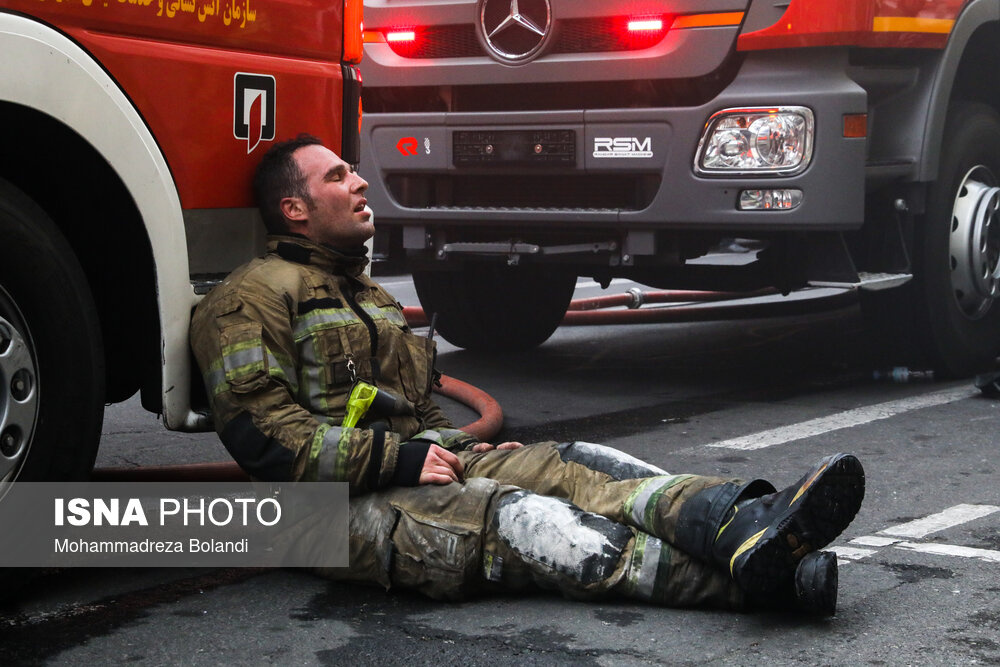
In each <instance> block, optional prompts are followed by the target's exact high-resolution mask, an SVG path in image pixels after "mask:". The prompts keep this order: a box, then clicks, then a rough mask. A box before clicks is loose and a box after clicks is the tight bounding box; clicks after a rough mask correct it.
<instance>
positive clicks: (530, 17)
mask: <svg viewBox="0 0 1000 667" xmlns="http://www.w3.org/2000/svg"><path fill="white" fill-rule="evenodd" d="M551 25H552V8H551V7H550V6H549V0H482V3H481V6H480V11H479V27H480V30H481V31H482V37H483V39H484V40H485V42H486V47H487V48H488V49H489V50H490V52H491V53H492V54H493V55H494V56H495V57H496V58H497V59H499V60H500V61H501V62H506V63H523V62H527V61H528V60H530V59H531V57H532V56H534V55H535V54H537V53H538V51H539V50H540V49H541V48H542V45H543V44H544V43H545V39H546V37H548V35H549V29H550V28H551Z"/></svg>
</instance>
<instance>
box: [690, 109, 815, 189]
mask: <svg viewBox="0 0 1000 667" xmlns="http://www.w3.org/2000/svg"><path fill="white" fill-rule="evenodd" d="M813 132H814V121H813V112H812V111H811V110H810V109H807V108H805V107H770V108H769V107H754V108H748V109H723V110H722V111H719V112H717V113H715V114H713V115H712V117H711V118H709V119H708V122H707V123H706V124H705V131H704V133H702V135H701V141H699V142H698V152H697V154H696V155H695V160H694V169H695V171H696V172H697V173H699V174H705V175H720V174H725V175H732V176H738V175H740V174H747V175H753V176H761V175H773V176H791V175H793V174H798V173H799V172H801V171H803V170H805V168H806V167H807V166H809V160H810V159H812V147H813Z"/></svg>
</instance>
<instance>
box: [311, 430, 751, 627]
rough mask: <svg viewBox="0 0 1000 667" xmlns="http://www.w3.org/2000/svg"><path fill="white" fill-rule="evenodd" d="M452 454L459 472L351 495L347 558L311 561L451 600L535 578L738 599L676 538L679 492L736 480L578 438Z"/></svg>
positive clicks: (706, 601)
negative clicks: (434, 481) (337, 564)
mask: <svg viewBox="0 0 1000 667" xmlns="http://www.w3.org/2000/svg"><path fill="white" fill-rule="evenodd" d="M459 458H460V459H462V462H463V464H464V466H465V482H464V483H462V484H456V483H452V484H449V485H446V486H431V485H425V486H418V487H406V488H393V489H389V490H387V491H382V492H378V493H373V494H368V495H365V496H360V497H357V498H353V499H352V500H351V507H350V513H351V519H350V538H351V544H350V557H351V561H350V562H351V565H350V567H349V568H337V569H323V570H320V571H319V573H320V574H322V575H324V576H328V577H330V578H333V579H338V580H345V581H358V582H365V583H372V584H380V585H382V586H384V587H386V588H387V589H388V588H390V587H391V586H399V587H403V588H410V589H415V590H419V591H421V592H423V593H425V594H426V595H428V596H430V597H433V598H438V599H449V600H457V599H462V598H465V597H468V596H470V595H475V594H480V593H483V592H488V591H490V590H497V589H505V590H520V589H524V588H527V587H541V588H546V589H555V590H558V591H560V592H561V593H562V594H564V595H566V596H567V597H571V598H579V599H593V598H600V597H609V596H620V597H628V598H632V599H639V600H644V601H648V602H652V603H655V604H662V605H667V606H673V607H690V606H701V607H717V608H738V607H739V606H740V605H741V599H742V595H741V593H740V591H739V590H738V588H737V587H736V585H735V584H734V582H733V581H732V579H731V578H730V577H729V576H728V574H727V573H725V572H723V571H721V570H719V569H717V568H716V567H714V566H712V565H710V564H708V563H705V562H703V561H700V560H697V559H695V558H692V557H691V556H689V555H687V554H686V553H684V552H683V551H681V550H679V549H677V548H676V547H674V546H673V545H672V541H673V538H674V535H675V531H676V527H677V520H678V516H679V514H680V511H681V507H682V506H683V505H684V503H685V501H686V500H687V499H689V498H690V497H691V496H693V495H695V494H697V493H698V492H699V491H702V490H704V489H706V488H709V487H713V486H718V485H720V484H724V483H726V482H732V481H734V480H730V479H723V478H718V477H704V476H697V475H671V474H668V473H666V472H664V471H663V470H660V469H658V468H656V467H653V466H650V465H648V464H646V463H644V462H642V461H639V460H638V459H635V458H633V457H630V456H628V455H627V454H624V453H622V452H619V451H617V450H614V449H611V448H608V447H603V446H601V445H594V444H591V443H584V442H572V443H561V444H556V443H538V444H534V445H527V446H525V447H522V448H520V449H515V450H510V451H499V450H493V451H490V452H484V453H479V454H477V453H472V452H463V453H462V454H460V455H459Z"/></svg>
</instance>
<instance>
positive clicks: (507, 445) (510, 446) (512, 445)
mask: <svg viewBox="0 0 1000 667" xmlns="http://www.w3.org/2000/svg"><path fill="white" fill-rule="evenodd" d="M520 447H524V445H523V444H522V443H520V442H502V443H500V444H499V445H497V449H518V448H520Z"/></svg>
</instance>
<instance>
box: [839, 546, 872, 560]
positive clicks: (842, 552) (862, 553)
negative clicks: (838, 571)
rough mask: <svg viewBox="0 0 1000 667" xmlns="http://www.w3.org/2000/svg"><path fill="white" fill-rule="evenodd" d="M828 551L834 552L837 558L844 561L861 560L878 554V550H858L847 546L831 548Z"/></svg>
mask: <svg viewBox="0 0 1000 667" xmlns="http://www.w3.org/2000/svg"><path fill="white" fill-rule="evenodd" d="M827 551H832V552H833V553H835V554H837V558H842V559H844V560H861V559H862V558H867V557H868V556H874V555H875V554H876V553H878V551H877V550H876V549H857V548H855V547H845V546H836V547H830V548H829V549H827Z"/></svg>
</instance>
